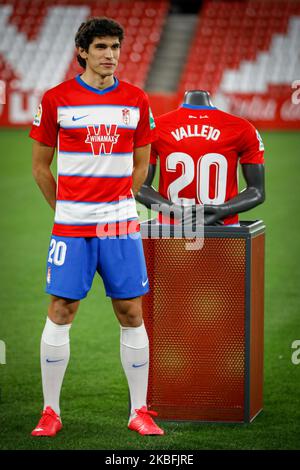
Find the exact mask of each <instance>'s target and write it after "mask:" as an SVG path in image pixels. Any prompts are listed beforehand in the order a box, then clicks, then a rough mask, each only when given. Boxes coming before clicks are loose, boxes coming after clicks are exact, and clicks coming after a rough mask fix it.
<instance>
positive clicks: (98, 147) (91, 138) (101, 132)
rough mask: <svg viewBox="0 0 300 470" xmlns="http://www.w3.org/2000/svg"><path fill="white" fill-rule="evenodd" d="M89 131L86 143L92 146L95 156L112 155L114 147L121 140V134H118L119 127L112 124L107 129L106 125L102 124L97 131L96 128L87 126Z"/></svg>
mask: <svg viewBox="0 0 300 470" xmlns="http://www.w3.org/2000/svg"><path fill="white" fill-rule="evenodd" d="M87 129H88V136H87V138H86V140H85V143H86V144H90V145H91V147H92V150H93V154H94V156H95V157H99V156H100V155H101V154H105V155H111V153H112V150H113V146H114V145H115V144H116V143H117V142H118V139H119V134H117V130H118V126H117V125H116V124H111V125H110V126H109V127H107V126H106V125H105V124H100V125H99V126H98V129H97V130H96V128H95V126H87Z"/></svg>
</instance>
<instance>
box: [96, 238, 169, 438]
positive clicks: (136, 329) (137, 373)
mask: <svg viewBox="0 0 300 470" xmlns="http://www.w3.org/2000/svg"><path fill="white" fill-rule="evenodd" d="M100 242H101V243H102V245H100V246H101V248H100V253H101V275H102V278H103V281H104V285H105V288H106V293H107V295H108V296H109V297H111V298H112V305H113V309H114V312H115V314H116V316H117V318H118V320H119V323H120V329H121V338H120V353H121V362H122V366H123V369H124V372H125V375H126V378H127V381H128V386H129V391H130V399H131V416H130V420H129V421H130V422H129V428H130V429H133V430H136V431H138V432H139V433H140V434H163V431H162V430H161V429H160V428H159V427H158V426H157V425H156V424H155V423H154V421H153V420H152V418H151V415H155V413H154V412H150V411H148V410H147V406H146V399H147V387H148V373H149V341H148V335H147V331H146V328H145V325H144V323H143V314H142V297H141V296H142V295H144V294H145V293H147V292H148V290H149V286H148V277H147V270H146V265H145V259H144V253H143V248H142V242H141V238H140V234H136V237H127V238H124V239H122V238H116V239H104V240H100Z"/></svg>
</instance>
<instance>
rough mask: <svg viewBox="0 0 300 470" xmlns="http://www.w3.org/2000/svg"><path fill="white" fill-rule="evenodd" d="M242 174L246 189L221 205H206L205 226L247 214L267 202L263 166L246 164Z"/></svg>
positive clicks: (243, 166)
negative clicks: (241, 213) (240, 214)
mask: <svg viewBox="0 0 300 470" xmlns="http://www.w3.org/2000/svg"><path fill="white" fill-rule="evenodd" d="M242 172H243V176H244V178H245V181H246V183H247V187H246V189H244V190H243V191H241V192H240V193H239V194H238V195H237V196H235V197H234V198H232V199H230V200H229V201H226V202H224V204H220V205H205V206H204V220H205V225H212V224H214V223H216V222H217V221H219V220H220V219H224V218H225V217H228V216H230V215H235V214H237V213H239V212H245V211H248V210H249V209H252V208H253V207H256V206H258V205H259V204H262V203H263V202H264V200H265V170H264V165H261V164H244V165H242Z"/></svg>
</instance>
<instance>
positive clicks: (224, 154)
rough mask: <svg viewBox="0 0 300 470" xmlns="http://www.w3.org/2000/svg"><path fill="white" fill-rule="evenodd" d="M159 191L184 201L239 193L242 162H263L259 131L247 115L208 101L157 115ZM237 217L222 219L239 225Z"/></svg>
mask: <svg viewBox="0 0 300 470" xmlns="http://www.w3.org/2000/svg"><path fill="white" fill-rule="evenodd" d="M155 121H156V126H157V135H158V138H157V140H156V141H155V142H153V143H152V146H151V158H150V163H152V164H156V159H157V158H158V157H159V162H160V178H159V192H160V193H161V194H162V196H164V197H165V198H166V199H170V200H171V201H173V202H178V201H179V200H180V201H181V203H183V204H185V205H189V204H222V203H224V202H225V201H228V200H230V199H232V198H234V197H235V196H236V195H237V194H238V172H237V170H238V163H239V162H240V163H241V164H243V163H249V164H261V163H264V146H263V142H262V140H261V137H260V135H259V133H258V131H257V130H256V129H255V128H254V127H253V125H252V124H250V122H248V121H247V120H246V119H243V118H240V117H237V116H234V115H232V114H229V113H225V112H223V111H221V110H219V109H217V108H214V107H210V106H192V105H186V104H184V105H182V106H181V107H179V108H178V109H176V110H175V111H172V112H170V113H167V114H164V115H162V116H159V117H157V118H155ZM237 222H238V216H237V215H234V216H230V217H227V218H226V219H224V223H225V224H235V223H237Z"/></svg>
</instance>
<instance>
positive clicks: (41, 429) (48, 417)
mask: <svg viewBox="0 0 300 470" xmlns="http://www.w3.org/2000/svg"><path fill="white" fill-rule="evenodd" d="M61 428H62V423H61V419H60V417H59V416H58V415H57V414H56V413H55V411H53V410H52V408H51V407H50V406H47V408H46V409H45V410H44V411H42V417H41V419H40V420H39V422H38V425H37V427H36V428H35V429H34V430H33V431H32V433H31V435H32V436H49V437H52V436H55V434H57V433H58V431H60V430H61Z"/></svg>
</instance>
